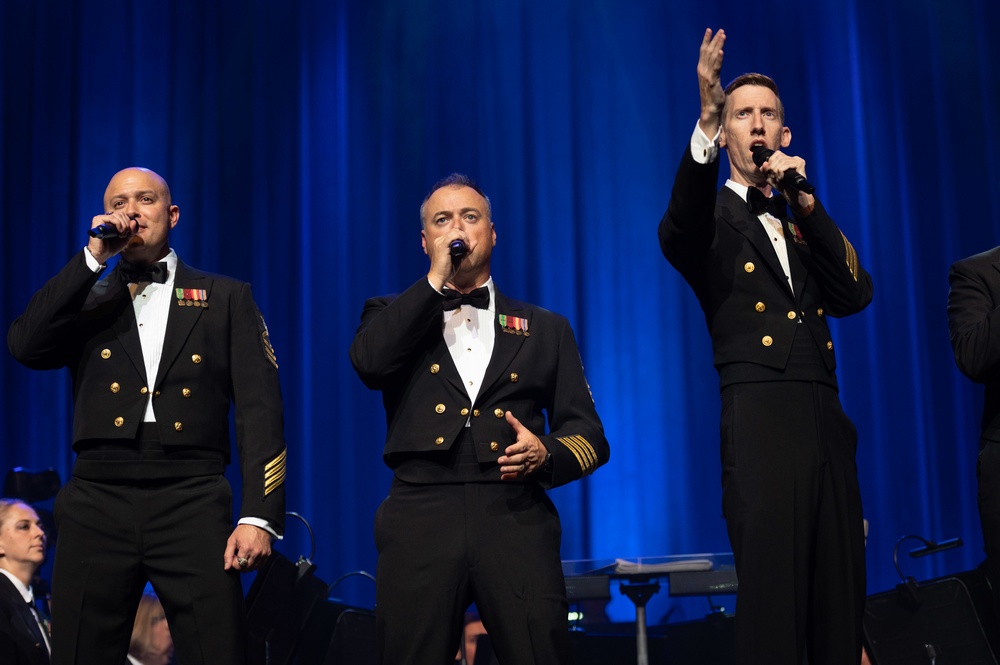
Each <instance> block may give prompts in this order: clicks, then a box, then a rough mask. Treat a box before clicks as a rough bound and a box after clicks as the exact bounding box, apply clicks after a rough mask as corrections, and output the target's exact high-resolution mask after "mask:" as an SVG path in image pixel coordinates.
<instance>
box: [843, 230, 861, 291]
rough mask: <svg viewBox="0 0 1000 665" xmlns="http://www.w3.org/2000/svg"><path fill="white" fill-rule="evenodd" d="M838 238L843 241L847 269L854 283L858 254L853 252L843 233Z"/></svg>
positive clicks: (852, 247)
mask: <svg viewBox="0 0 1000 665" xmlns="http://www.w3.org/2000/svg"><path fill="white" fill-rule="evenodd" d="M840 237H841V238H843V239H844V250H845V251H846V252H847V269H848V270H850V271H851V275H853V276H854V281H855V282H856V281H858V253H857V252H855V251H854V246H853V245H851V241H849V240H848V239H847V236H845V235H844V234H843V233H841V234H840Z"/></svg>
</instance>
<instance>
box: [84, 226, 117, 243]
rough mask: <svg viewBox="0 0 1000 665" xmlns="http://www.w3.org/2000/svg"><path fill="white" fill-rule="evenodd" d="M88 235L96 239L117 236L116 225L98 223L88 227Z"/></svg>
mask: <svg viewBox="0 0 1000 665" xmlns="http://www.w3.org/2000/svg"><path fill="white" fill-rule="evenodd" d="M90 237H91V238H97V239H98V240H106V239H107V238H117V237H118V227H117V226H115V225H114V224H98V225H97V226H95V227H94V228H92V229H90Z"/></svg>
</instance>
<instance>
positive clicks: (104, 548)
mask: <svg viewBox="0 0 1000 665" xmlns="http://www.w3.org/2000/svg"><path fill="white" fill-rule="evenodd" d="M55 517H56V525H57V528H58V534H59V535H58V542H57V545H56V559H55V566H54V569H53V574H52V638H53V644H52V663H53V665H70V664H78V665H88V664H91V663H92V664H93V665H108V663H124V662H125V660H126V653H127V652H128V645H129V639H130V637H131V634H132V624H133V621H134V618H135V611H136V608H137V607H138V604H139V597H140V595H141V594H142V591H143V588H144V587H145V585H146V582H147V581H149V582H150V583H152V586H153V588H154V590H155V591H156V593H157V595H158V596H159V598H160V601H161V602H162V603H163V608H164V610H165V613H166V617H167V625H168V626H169V627H170V633H171V636H172V637H173V640H174V648H175V653H176V657H177V663H178V664H179V665H219V664H226V663H231V664H233V665H237V664H238V665H244V664H245V662H246V655H245V644H246V638H245V628H244V625H245V622H244V611H243V592H242V586H241V584H240V580H239V574H238V573H236V572H235V571H230V572H228V573H227V572H225V571H224V570H223V554H224V553H225V548H226V541H227V540H228V538H229V535H230V533H232V491H231V489H230V487H229V483H228V481H226V479H225V478H224V477H223V476H221V475H214V476H199V477H194V478H187V479H180V480H145V481H142V482H141V483H138V482H135V481H133V482H131V483H130V482H128V481H118V482H96V481H92V480H84V479H81V478H79V477H76V476H74V477H73V478H72V479H71V480H70V481H69V483H67V484H66V486H65V487H63V488H62V490H60V492H59V495H58V497H57V498H56V504H55Z"/></svg>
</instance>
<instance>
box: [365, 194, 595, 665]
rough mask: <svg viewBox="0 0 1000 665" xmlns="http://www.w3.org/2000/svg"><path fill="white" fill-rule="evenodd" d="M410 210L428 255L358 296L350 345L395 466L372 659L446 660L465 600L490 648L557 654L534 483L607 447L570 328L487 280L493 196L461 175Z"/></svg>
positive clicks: (391, 662) (559, 606)
mask: <svg viewBox="0 0 1000 665" xmlns="http://www.w3.org/2000/svg"><path fill="white" fill-rule="evenodd" d="M420 220H421V224H422V230H421V232H420V238H421V245H422V247H423V250H424V252H425V253H426V254H427V256H428V258H429V259H430V270H429V271H428V273H427V275H426V276H421V277H420V278H419V279H418V280H417V281H416V283H414V284H413V285H412V286H410V287H409V288H408V289H406V290H405V291H404V292H403V293H401V294H399V295H398V296H383V297H378V298H372V299H370V300H368V302H366V303H365V307H364V311H363V312H362V314H361V325H360V327H359V328H358V331H357V334H356V335H355V337H354V342H353V343H352V345H351V349H350V357H351V362H352V363H353V365H354V368H355V369H356V370H357V372H358V375H359V376H360V377H361V379H362V381H364V383H365V385H366V386H368V387H369V388H372V389H374V390H381V391H382V401H383V403H384V404H385V409H386V420H387V421H388V432H387V436H386V442H385V448H384V450H383V455H382V457H383V460H384V461H385V463H386V464H387V465H388V466H389V467H390V468H392V469H393V473H394V476H395V477H394V479H393V482H392V487H391V488H390V490H389V496H388V498H387V499H386V500H385V501H384V502H383V503H382V505H381V506H380V507H379V510H378V513H377V515H376V517H375V541H376V546H377V548H378V551H379V558H378V573H377V575H376V580H377V582H376V592H375V593H376V606H375V607H376V609H375V612H376V626H377V627H376V634H377V639H376V642H377V644H378V645H379V657H380V661H381V662H382V663H384V664H385V665H412V664H415V663H427V664H433V665H441V664H442V663H451V662H452V660H453V658H454V656H455V647H456V646H457V645H458V644H459V639H460V637H461V635H462V624H463V622H462V617H463V614H464V612H465V610H466V609H467V608H468V607H469V605H470V604H471V603H472V602H473V601H475V603H476V607H477V608H478V610H479V614H480V616H481V617H482V620H483V624H484V625H485V626H486V629H487V630H488V631H489V633H490V635H491V637H492V638H493V639H492V640H491V641H492V644H493V649H494V651H495V652H496V654H497V656H498V658H499V660H500V661H501V662H504V663H546V664H547V665H549V664H551V665H555V664H557V663H568V662H569V661H570V659H571V653H570V644H569V632H568V630H569V627H568V619H567V615H568V602H567V600H566V586H565V582H564V580H563V573H562V562H561V561H560V557H559V545H560V539H561V526H560V522H559V515H558V513H557V512H556V509H555V506H554V505H553V503H552V501H551V499H549V497H548V496H547V494H546V492H545V490H546V489H547V488H551V487H558V486H559V485H563V484H565V483H568V482H571V481H574V480H577V479H579V478H582V477H584V476H586V475H588V474H590V473H593V471H594V470H595V469H597V467H599V466H601V465H602V464H604V463H605V462H606V461H607V460H608V456H609V448H608V442H607V440H606V439H605V436H604V428H603V426H602V425H601V421H600V418H598V416H597V412H596V410H595V408H594V400H593V397H592V396H591V394H590V389H589V387H588V385H587V380H586V378H585V377H584V373H583V366H582V364H581V361H580V352H579V350H578V349H577V345H576V340H575V337H574V335H573V331H572V329H571V328H570V325H569V322H568V321H567V320H566V319H565V318H564V317H562V316H559V315H557V314H554V313H552V312H550V311H548V310H545V309H542V308H541V307H536V306H534V305H529V304H527V303H523V302H518V301H516V300H513V299H511V298H508V297H507V296H506V295H504V294H503V293H502V292H501V291H500V290H499V289H498V288H497V286H496V284H495V283H494V281H493V275H492V273H491V268H490V260H491V256H492V252H493V246H494V244H495V243H496V238H497V234H496V230H495V229H494V226H493V219H492V213H491V207H490V201H489V199H488V198H487V197H486V195H485V194H483V192H482V190H480V189H479V187H478V186H476V185H475V183H473V182H472V181H471V180H470V179H469V178H467V177H465V176H462V175H458V174H455V175H452V176H450V177H448V178H445V179H444V180H442V181H440V182H439V183H438V184H436V185H435V186H434V187H433V188H432V190H431V192H430V193H429V194H428V196H427V198H426V199H425V200H424V202H423V205H421V207H420ZM453 245H461V247H462V248H463V249H464V250H465V251H464V253H461V256H457V257H456V256H453V255H452V253H451V248H452V246H453ZM546 419H547V421H548V428H547V430H548V431H547V433H546ZM415 608H419V611H415Z"/></svg>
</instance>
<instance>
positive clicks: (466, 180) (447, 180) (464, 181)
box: [420, 173, 493, 226]
mask: <svg viewBox="0 0 1000 665" xmlns="http://www.w3.org/2000/svg"><path fill="white" fill-rule="evenodd" d="M442 187H468V188H469V189H471V190H473V191H475V192H476V194H479V195H480V196H481V197H483V199H484V200H485V201H486V219H487V220H489V221H491V222H492V221H493V206H492V205H491V204H490V197H488V196H486V192H484V191H483V190H482V189H480V187H479V185H477V184H476V181H475V180H473V179H472V178H470V177H469V176H467V175H465V174H464V173H451V174H449V175H446V176H445V177H443V178H441V179H440V180H438V181H437V182H436V183H434V185H433V186H432V187H431V189H430V191H429V192H427V196H425V197H424V200H423V201H421V203H420V225H421V226H423V224H424V213H425V212H426V206H427V201H428V200H429V199H430V198H431V196H433V195H434V192H436V191H437V190H439V189H441V188H442Z"/></svg>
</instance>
